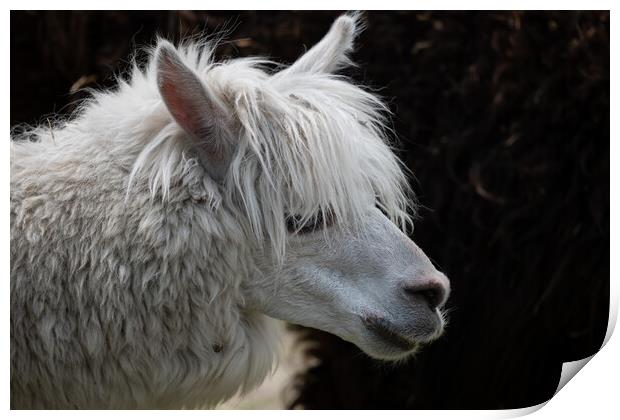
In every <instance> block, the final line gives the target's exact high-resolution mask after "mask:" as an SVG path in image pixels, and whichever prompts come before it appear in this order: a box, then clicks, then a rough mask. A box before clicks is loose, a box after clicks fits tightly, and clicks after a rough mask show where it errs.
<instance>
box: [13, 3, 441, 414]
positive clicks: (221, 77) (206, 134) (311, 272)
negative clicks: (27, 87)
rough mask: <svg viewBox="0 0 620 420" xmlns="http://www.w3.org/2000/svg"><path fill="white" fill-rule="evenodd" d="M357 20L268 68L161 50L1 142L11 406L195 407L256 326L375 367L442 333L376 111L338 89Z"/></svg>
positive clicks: (272, 345) (216, 393)
mask: <svg viewBox="0 0 620 420" xmlns="http://www.w3.org/2000/svg"><path fill="white" fill-rule="evenodd" d="M359 28H360V25H359V17H358V15H355V14H346V15H343V16H341V17H339V18H338V19H337V20H336V21H335V22H334V24H333V25H332V27H331V29H330V30H329V32H328V33H327V34H326V35H325V37H324V38H323V39H322V40H321V41H320V42H319V43H318V44H317V45H315V46H314V47H313V48H311V49H310V50H308V51H307V52H306V53H305V54H304V55H302V56H301V57H300V58H299V59H298V60H297V61H296V62H294V63H293V64H291V65H290V66H288V67H284V66H280V67H279V68H277V69H276V70H273V63H271V62H268V61H266V60H263V59H258V58H244V59H233V60H229V61H225V62H217V63H216V62H214V61H213V59H212V56H213V54H212V53H213V49H214V48H215V45H214V44H213V43H208V42H203V43H195V42H187V43H184V44H182V45H180V46H178V47H175V46H173V45H172V44H171V43H169V42H167V41H165V40H163V39H160V40H158V42H157V44H156V46H155V47H154V48H153V49H152V50H151V52H150V56H149V59H148V61H147V63H146V66H145V67H143V68H141V67H139V66H138V65H135V66H134V68H133V71H132V73H131V75H130V77H129V78H127V80H119V82H118V84H119V85H118V88H117V89H115V90H114V91H108V92H94V93H93V96H92V98H91V99H90V100H88V101H86V102H85V103H84V104H83V105H82V107H81V109H80V111H79V112H78V113H77V115H76V116H75V117H74V118H72V119H70V120H67V121H64V122H62V123H58V124H56V125H55V126H54V127H50V126H48V125H45V126H41V127H38V128H32V129H29V130H27V131H25V132H24V133H22V134H20V135H16V136H14V138H13V139H12V142H11V406H12V407H13V408H54V409H56V408H80V409H82V408H206V407H213V406H215V405H217V404H218V403H220V402H222V401H224V400H226V399H228V398H230V397H232V396H234V395H235V394H237V393H243V392H246V391H248V390H250V389H252V388H254V387H256V386H257V385H258V384H260V383H261V381H262V380H263V379H264V378H265V377H266V376H267V375H268V374H269V372H270V371H271V370H272V368H273V365H274V362H275V360H276V359H277V347H278V345H277V343H278V341H277V337H275V334H274V328H273V324H272V323H273V322H274V320H273V318H277V319H281V320H284V321H287V322H292V323H295V324H300V325H304V326H308V327H313V328H317V329H321V330H324V331H327V332H330V333H332V334H335V335H337V336H339V337H341V338H342V339H344V340H347V341H350V342H352V343H354V344H356V345H357V346H358V347H359V348H360V349H361V350H363V351H364V352H365V353H367V354H368V355H370V356H372V357H374V358H377V359H380V360H388V361H389V360H402V359H404V358H406V357H408V356H410V355H412V354H414V353H415V352H416V350H417V349H418V348H419V346H420V344H423V343H427V342H429V341H431V340H433V339H435V338H437V337H438V336H439V335H441V334H442V331H443V328H444V319H443V313H442V307H443V305H444V303H445V301H446V299H447V297H448V294H449V282H448V279H447V278H446V276H445V275H444V274H442V273H441V272H439V271H438V270H436V269H435V267H434V266H433V264H432V263H431V262H430V261H429V259H428V258H427V257H426V255H425V254H424V253H423V252H422V250H420V248H419V247H418V246H416V244H415V243H414V242H412V241H411V240H410V239H409V238H408V237H407V236H406V235H405V234H404V233H403V230H405V229H406V228H407V227H408V226H409V225H410V223H411V218H412V213H413V212H414V210H415V209H414V208H413V205H412V203H413V202H414V201H413V195H412V193H411V190H410V187H409V186H408V183H407V177H406V174H405V171H404V168H403V165H402V164H401V162H400V161H399V160H398V158H397V157H396V156H395V154H394V153H393V152H392V150H391V148H390V146H389V141H388V140H389V129H388V128H387V124H386V118H385V116H386V114H387V112H388V110H387V108H386V106H385V105H384V104H383V103H382V101H381V100H380V99H379V98H378V97H377V96H375V95H374V94H371V93H369V92H368V91H366V90H364V89H363V88H361V87H359V86H357V85H355V84H353V83H352V82H351V81H350V80H348V79H347V78H344V77H342V76H338V75H337V74H336V73H337V71H338V70H340V69H342V68H343V67H344V66H347V65H350V64H352V63H351V61H350V59H349V54H350V52H351V50H352V47H353V41H354V38H355V35H356V34H357V32H359Z"/></svg>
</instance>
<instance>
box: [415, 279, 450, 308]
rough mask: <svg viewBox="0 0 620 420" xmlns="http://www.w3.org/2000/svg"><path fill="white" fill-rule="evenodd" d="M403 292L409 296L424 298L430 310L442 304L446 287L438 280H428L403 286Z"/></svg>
mask: <svg viewBox="0 0 620 420" xmlns="http://www.w3.org/2000/svg"><path fill="white" fill-rule="evenodd" d="M405 293H407V294H408V295H409V296H413V297H416V298H420V299H422V300H424V301H425V302H426V303H427V304H428V306H429V307H430V308H431V310H435V309H436V308H437V307H438V306H440V305H441V304H443V302H444V299H445V295H446V289H445V288H444V287H443V286H442V285H441V284H440V283H438V282H428V283H425V284H418V285H411V286H405Z"/></svg>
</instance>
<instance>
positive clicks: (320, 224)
mask: <svg viewBox="0 0 620 420" xmlns="http://www.w3.org/2000/svg"><path fill="white" fill-rule="evenodd" d="M302 219H303V217H302V216H299V215H289V216H287V217H286V229H287V230H288V231H289V233H296V234H300V235H303V234H307V233H311V232H315V231H317V230H321V229H323V228H327V227H330V226H331V225H332V224H333V222H334V220H333V216H332V214H331V212H324V211H322V210H321V211H319V212H318V213H317V214H316V215H315V216H313V217H312V218H310V219H308V220H307V221H306V222H305V223H304V222H303V221H302Z"/></svg>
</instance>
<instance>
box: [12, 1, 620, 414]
mask: <svg viewBox="0 0 620 420" xmlns="http://www.w3.org/2000/svg"><path fill="white" fill-rule="evenodd" d="M5 4H6V5H7V6H8V8H9V9H16V10H20V9H56V8H58V9H76V10H99V9H111V10H114V9H118V10H131V9H137V10H146V9H155V10H157V9H162V10H164V9H205V8H208V9H214V10H216V9H220V10H223V9H232V10H257V9H283V10H311V9H317V10H321V9H325V10H330V9H331V10H350V9H366V10H377V9H378V8H377V6H381V7H380V9H385V10H389V9H395V10H398V9H412V8H414V9H417V10H428V9H431V10H449V9H457V10H460V9H463V8H464V7H467V8H468V9H473V10H477V9H490V10H513V9H515V10H524V9H535V10H543V9H562V10H569V9H572V10H575V9H582V10H596V9H601V10H603V9H604V10H610V9H612V4H613V3H612V2H611V1H596V0H593V1H588V2H577V1H563V2H559V1H558V2H552V1H540V0H538V1H533V0H523V1H520V2H514V1H513V2H501V3H499V2H497V1H479V0H475V1H468V2H459V1H441V2H437V1H432V2H431V1H412V2H404V1H390V0H387V1H385V0H384V1H381V2H376V1H367V0H366V1H356V2H351V1H348V2H347V1H339V2H336V1H324V0H316V1H313V2H307V3H301V2H291V1H281V0H279V1H269V2H261V3H258V2H256V1H234V0H230V1H226V2H218V3H217V4H215V3H214V2H208V1H177V2H174V3H170V2H168V3H166V2H161V1H156V2H154V1H149V2H146V1H140V2H136V1H134V2H128V1H118V0H109V1H107V2H105V3H85V2H84V1H81V2H79V1H64V0H63V1H55V2H53V4H51V3H50V2H46V1H28V2H23V1H21V2H17V1H8V2H6V3H5ZM102 5H105V7H102ZM171 6H174V7H171ZM259 6H262V7H259ZM611 15H614V13H613V10H612V12H611ZM612 20H613V18H612ZM1 22H2V24H3V25H2V27H3V28H5V29H4V36H2V37H0V48H1V49H2V50H1V52H2V57H4V61H5V62H6V61H8V57H10V54H9V53H10V50H9V40H10V15H9V11H8V10H6V12H5V13H4V14H3V15H2V20H1ZM16 30H19V28H16ZM610 32H611V45H612V49H611V72H610V74H614V75H615V74H617V73H615V71H617V70H618V65H617V60H618V57H617V51H616V49H614V47H613V46H617V45H618V43H617V36H616V35H615V34H616V32H614V31H613V30H611V31H610ZM0 72H1V75H2V79H1V80H2V81H3V83H2V89H3V92H2V93H3V95H2V97H3V98H4V100H3V101H2V107H3V108H2V116H3V120H4V121H5V130H7V131H5V133H8V128H9V110H10V95H9V81H10V78H9V66H7V65H3V66H0ZM617 93H618V92H617V88H616V84H615V83H614V82H612V83H611V98H612V100H611V102H612V104H614V103H615V100H614V99H615V98H617V97H618V95H617ZM611 109H612V117H611V121H612V123H611V139H614V141H611V146H610V147H611V185H612V188H611V190H612V191H611V193H612V194H611V215H614V214H618V211H620V208H619V206H618V199H617V186H618V180H619V172H618V170H617V169H616V168H617V167H618V165H617V164H618V163H620V162H618V156H619V154H618V147H619V146H618V141H619V140H620V139H618V138H617V135H616V134H617V127H616V121H617V120H618V113H617V112H616V111H617V110H615V109H614V107H613V105H612V107H611ZM7 137H8V135H7ZM2 159H3V164H2V166H1V169H0V170H1V171H2V172H3V178H2V179H3V180H4V182H2V184H1V185H2V187H1V188H2V203H3V204H4V209H5V210H4V217H5V219H4V220H5V222H4V223H3V224H2V227H1V229H2V237H3V238H5V239H4V241H3V242H2V245H3V249H2V251H3V252H2V254H1V257H0V258H1V261H2V270H3V272H4V273H7V272H8V270H9V246H10V241H9V220H8V219H9V216H8V215H9V153H8V139H7V142H5V143H4V153H2ZM614 193H616V194H614ZM618 233H619V232H618V224H617V223H614V218H613V217H612V218H611V244H610V247H611V248H610V250H611V279H612V280H611V297H612V299H611V311H610V323H609V330H608V336H607V337H606V342H607V340H609V341H608V342H607V343H606V345H605V346H604V347H603V349H602V350H601V351H600V352H599V353H598V354H597V355H595V356H594V357H593V358H592V360H591V361H590V362H589V363H588V364H587V365H586V366H585V367H584V368H583V369H582V371H581V372H579V373H578V375H577V378H576V379H573V380H571V381H569V383H568V384H566V386H565V387H564V388H562V389H561V390H560V391H559V393H558V394H557V395H556V396H555V397H554V398H552V399H551V400H550V401H549V402H548V403H546V404H541V405H540V406H537V407H531V408H526V409H520V410H497V411H461V410H455V411H432V412H428V411H415V412H410V411H390V412H389V415H390V416H391V417H395V418H402V419H405V418H406V419H411V418H412V416H415V418H416V419H418V418H420V419H426V418H445V417H458V418H475V419H478V418H508V417H510V418H512V417H518V416H521V415H525V414H529V413H532V412H533V414H531V416H532V417H533V418H541V419H547V418H562V419H573V418H575V419H583V418H584V417H586V416H588V417H589V416H592V418H612V417H615V415H617V413H618V403H617V399H618V391H617V389H618V386H617V383H618V381H619V379H618V378H619V376H620V375H619V374H620V368H619V366H620V363H619V362H618V356H619V355H620V344H619V341H618V339H617V337H615V338H614V337H611V339H609V338H610V333H611V332H612V330H613V327H614V326H615V322H616V320H617V314H618V291H619V288H618V274H620V273H619V271H618V268H619V267H618V258H617V257H618V256H619V255H618V249H619V248H618V240H617V238H618ZM584 287H587V285H584ZM3 292H4V293H2V298H1V299H2V304H3V307H4V308H5V311H4V313H3V318H4V322H3V323H2V331H1V332H0V334H2V337H5V339H4V345H3V346H2V360H3V361H4V363H3V364H2V366H3V368H4V369H3V372H2V373H3V378H4V381H2V384H1V385H0V386H1V390H0V392H1V394H0V395H2V401H3V403H4V407H5V408H6V410H8V409H9V358H10V347H9V340H8V336H9V322H8V321H9V307H10V297H9V282H8V275H6V276H5V288H4V290H3ZM331 414H332V413H330V415H331ZM349 414H352V415H354V416H356V417H361V418H374V417H375V416H376V413H373V412H369V411H354V412H352V413H349ZM10 415H11V416H17V417H30V416H36V415H38V413H37V412H24V411H22V412H17V411H11V412H10ZM43 415H45V416H51V417H52V418H54V417H58V418H61V417H62V419H63V420H66V419H67V418H71V417H74V416H75V417H77V416H80V417H81V416H83V414H82V413H79V412H75V411H73V412H72V411H68V412H65V411H63V412H59V411H56V412H52V411H48V412H46V413H45V414H43ZM88 415H89V416H92V417H93V418H104V416H105V417H108V416H109V413H107V412H103V411H91V412H89V414H88ZM114 415H115V416H121V417H123V418H124V417H131V418H132V419H135V418H136V416H137V417H142V416H144V417H147V416H148V417H149V418H150V419H155V418H162V417H163V416H166V417H167V416H169V415H174V416H175V417H176V416H182V417H185V416H190V417H194V416H204V415H209V416H218V417H219V418H233V417H237V416H239V415H251V416H253V417H257V418H265V419H269V420H271V419H274V418H284V417H283V416H286V417H287V418H288V417H289V416H295V417H307V416H314V415H315V413H313V412H286V411H281V412H278V411H253V412H247V411H244V412H237V411H212V412H209V413H208V414H206V413H203V412H200V411H195V412H174V413H168V412H165V411H148V412H135V411H132V412H128V411H127V412H125V411H123V412H116V413H114ZM386 415H387V413H386ZM106 420H107V419H106Z"/></svg>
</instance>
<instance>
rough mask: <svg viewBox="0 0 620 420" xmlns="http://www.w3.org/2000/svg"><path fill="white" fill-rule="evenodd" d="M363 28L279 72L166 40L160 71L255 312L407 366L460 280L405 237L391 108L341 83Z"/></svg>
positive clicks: (336, 34)
mask: <svg viewBox="0 0 620 420" xmlns="http://www.w3.org/2000/svg"><path fill="white" fill-rule="evenodd" d="M358 26H359V25H358V22H357V17H356V16H352V15H345V16H342V17H340V18H339V19H338V20H336V22H335V23H334V24H333V26H332V28H331V30H330V31H329V32H328V34H327V35H326V36H325V37H324V38H323V40H321V41H320V42H319V43H318V44H317V45H315V46H314V47H313V48H312V49H310V50H309V51H308V52H307V53H306V54H304V55H303V56H302V57H301V58H299V59H298V60H297V61H296V62H295V63H293V64H292V65H291V66H289V67H287V68H285V69H283V70H281V71H279V72H276V73H273V74H270V73H269V72H267V71H266V70H265V67H266V66H268V65H269V63H267V62H265V61H260V60H256V59H241V60H233V61H229V62H226V63H221V64H213V63H211V62H209V59H210V58H209V56H208V54H207V53H206V52H203V53H202V55H201V54H199V53H197V52H196V50H193V49H192V48H195V47H191V46H189V47H185V48H180V49H176V48H175V47H173V46H172V45H170V44H168V43H166V42H165V41H162V42H160V44H159V46H158V48H157V50H156V51H155V60H154V63H155V73H156V75H157V85H158V88H159V93H160V95H161V97H162V98H163V102H164V103H165V105H166V108H167V110H168V111H169V114H170V115H171V116H172V117H173V118H172V120H171V121H173V124H176V127H178V128H179V131H180V132H181V133H182V137H183V138H184V139H185V141H187V144H188V147H190V148H191V149H192V150H193V151H194V152H195V153H196V156H197V158H198V161H199V162H200V163H201V165H202V166H203V168H204V171H205V176H206V177H208V179H209V183H210V184H209V185H212V187H213V192H212V194H213V195H217V202H218V203H220V205H219V207H218V208H216V209H215V210H213V211H215V212H217V211H227V212H229V213H232V214H233V215H235V217H236V221H235V223H237V224H238V226H237V227H238V229H237V231H239V232H244V239H243V241H245V242H244V246H247V248H248V249H250V250H251V251H250V253H251V259H250V260H251V261H253V262H252V266H253V267H251V269H250V267H239V270H240V271H242V270H243V271H248V272H252V273H253V274H251V275H248V276H246V277H247V278H246V279H245V280H243V282H242V284H241V285H240V288H241V290H243V293H244V296H245V298H244V300H245V302H244V305H245V308H246V309H247V310H254V311H259V312H263V313H266V314H267V315H270V316H273V317H275V318H280V319H283V320H286V321H290V322H293V323H297V324H301V325H305V326H309V327H314V328H317V329H321V330H325V331H328V332H330V333H333V334H336V335H338V336H340V337H341V338H343V339H345V340H348V341H351V342H353V343H355V344H356V345H358V346H359V347H360V348H361V349H362V350H364V351H365V352H366V353H368V354H369V355H371V356H374V357H376V358H380V359H400V358H402V357H405V356H407V355H409V354H411V353H413V352H414V351H415V349H416V348H417V346H418V344H419V343H424V342H428V341H429V340H432V339H434V338H436V337H438V336H439V335H440V334H441V332H442V330H443V324H444V321H443V317H442V312H441V308H442V306H443V304H444V303H445V301H446V299H447V297H448V293H449V283H448V280H447V278H446V277H445V276H444V275H443V274H442V273H440V272H439V271H437V270H436V269H435V268H434V267H433V264H432V263H431V262H430V261H429V259H428V258H427V257H426V255H425V254H424V253H423V252H422V251H421V250H420V248H418V247H417V246H416V245H415V243H413V242H412V241H411V240H410V239H409V238H408V237H407V236H406V235H405V234H403V233H402V231H401V230H400V229H401V228H404V227H405V226H406V225H408V224H409V222H410V219H409V216H408V213H409V212H410V211H411V210H412V208H411V207H412V206H411V203H412V199H413V198H412V197H411V194H410V192H409V188H408V185H407V180H406V178H405V176H404V174H403V169H402V166H401V164H400V162H399V161H398V159H397V158H396V156H395V155H394V154H393V152H392V151H391V150H390V148H389V146H388V145H387V144H386V141H385V138H386V137H387V132H388V130H387V129H386V125H385V121H384V117H383V115H384V114H385V113H386V112H387V110H386V109H385V106H384V105H383V104H382V102H381V101H380V100H379V99H378V98H377V97H376V96H374V95H372V94H370V93H368V92H366V91H365V90H363V89H361V88H360V87H358V86H355V85H354V84H352V83H351V82H350V81H348V80H347V79H345V78H343V77H340V76H337V75H335V74H334V72H335V71H337V70H339V69H340V68H342V67H343V66H345V65H347V64H350V62H349V60H348V56H347V54H348V53H349V52H350V50H351V49H352V45H353V39H354V36H355V34H356V32H357V29H358ZM204 60H206V61H205V62H203V61H204ZM243 264H245V262H244V263H243Z"/></svg>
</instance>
